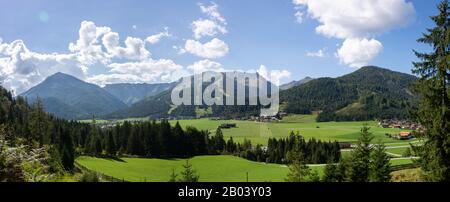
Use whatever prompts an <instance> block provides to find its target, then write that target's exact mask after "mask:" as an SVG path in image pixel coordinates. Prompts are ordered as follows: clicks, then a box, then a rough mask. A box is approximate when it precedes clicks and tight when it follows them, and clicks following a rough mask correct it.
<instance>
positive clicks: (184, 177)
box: [180, 160, 200, 182]
mask: <svg viewBox="0 0 450 202" xmlns="http://www.w3.org/2000/svg"><path fill="white" fill-rule="evenodd" d="M183 168H184V170H183V171H182V172H181V178H180V182H198V180H199V179H200V176H199V175H197V172H196V171H195V170H194V169H193V168H192V165H191V164H190V163H189V160H186V164H185V165H183Z"/></svg>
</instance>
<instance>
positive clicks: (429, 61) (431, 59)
mask: <svg viewBox="0 0 450 202" xmlns="http://www.w3.org/2000/svg"><path fill="white" fill-rule="evenodd" d="M438 9H439V14H438V15H436V16H432V17H431V20H432V21H433V22H434V24H435V27H433V28H431V29H427V32H426V33H424V34H423V36H422V38H420V39H418V40H417V41H418V42H419V43H423V44H427V45H430V46H431V47H432V51H431V52H429V53H420V52H417V51H414V52H415V54H416V56H417V57H418V58H419V60H420V61H419V62H414V63H413V64H414V69H413V73H415V74H416V75H418V76H419V77H420V79H419V81H418V83H417V85H416V90H417V91H418V92H419V94H420V95H421V101H420V105H419V109H418V111H417V119H418V120H419V122H420V123H421V124H422V125H423V126H424V127H425V128H426V131H424V133H423V134H422V135H423V139H424V141H425V143H424V145H423V146H422V147H420V148H419V149H418V150H417V151H416V152H417V154H418V155H419V156H420V157H421V159H420V160H419V164H420V166H421V169H422V171H423V172H424V178H425V179H426V180H428V181H447V182H448V181H450V97H449V94H450V48H449V47H450V46H449V45H450V9H449V2H448V0H444V1H442V2H441V3H440V4H439V6H438Z"/></svg>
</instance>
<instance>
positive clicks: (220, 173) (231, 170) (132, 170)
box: [76, 156, 321, 182]
mask: <svg viewBox="0 0 450 202" xmlns="http://www.w3.org/2000/svg"><path fill="white" fill-rule="evenodd" d="M121 160H122V161H117V160H111V159H101V158H93V157H79V158H77V160H76V161H77V162H78V163H79V164H81V165H83V166H85V167H87V168H88V169H91V170H95V171H98V172H101V173H103V174H106V175H109V176H113V177H115V178H118V179H125V180H127V181H132V182H143V181H147V182H167V181H168V180H169V176H170V174H171V173H172V170H174V169H175V172H176V173H179V172H180V171H182V170H183V167H182V166H183V164H185V163H186V160H185V159H170V160H165V159H143V158H122V159H121ZM189 162H190V163H191V164H192V165H193V168H194V169H195V170H196V171H197V173H198V174H199V175H200V181H201V182H245V181H246V180H247V172H248V178H249V181H250V182H282V181H284V179H285V178H286V176H287V174H288V172H289V169H288V168H287V167H286V166H285V165H278V164H264V163H258V162H253V161H248V160H245V159H242V158H238V157H234V156H198V157H194V158H192V159H190V160H189ZM317 169H319V168H317ZM319 170H321V169H319Z"/></svg>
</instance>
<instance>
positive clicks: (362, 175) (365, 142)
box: [348, 125, 373, 182]
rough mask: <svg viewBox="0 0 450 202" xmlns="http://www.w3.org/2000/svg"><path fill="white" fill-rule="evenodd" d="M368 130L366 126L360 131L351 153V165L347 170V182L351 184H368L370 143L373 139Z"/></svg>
mask: <svg viewBox="0 0 450 202" xmlns="http://www.w3.org/2000/svg"><path fill="white" fill-rule="evenodd" d="M369 130H370V128H369V127H367V126H366V125H365V126H364V127H363V128H362V129H361V136H360V137H359V139H358V142H357V144H356V148H355V149H354V150H353V151H352V156H351V164H350V167H349V168H348V172H349V176H348V178H349V180H350V181H352V182H368V181H369V170H370V165H369V164H370V157H371V156H370V154H371V151H372V150H371V145H370V143H371V141H372V139H373V135H372V133H370V132H369Z"/></svg>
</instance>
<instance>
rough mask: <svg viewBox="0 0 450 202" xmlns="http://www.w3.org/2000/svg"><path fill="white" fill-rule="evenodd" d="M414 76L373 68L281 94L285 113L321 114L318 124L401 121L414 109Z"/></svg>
mask: <svg viewBox="0 0 450 202" xmlns="http://www.w3.org/2000/svg"><path fill="white" fill-rule="evenodd" d="M416 80H417V78H416V77H415V76H412V75H409V74H404V73H400V72H394V71H391V70H388V69H383V68H379V67H374V66H368V67H363V68H361V69H359V70H357V71H355V72H353V73H351V74H348V75H345V76H342V77H338V78H320V79H315V80H312V81H310V82H308V83H306V84H304V85H300V86H297V87H293V88H291V89H288V90H285V91H282V92H281V94H280V99H281V101H282V102H283V105H284V106H285V110H286V111H287V112H289V113H299V114H306V113H311V112H312V111H321V113H320V115H319V117H318V120H319V121H353V120H372V119H375V118H405V117H407V116H408V109H409V108H410V107H411V106H414V105H415V98H416V97H415V96H414V95H413V94H412V93H411V91H410V87H411V85H412V84H413V83H414V82H415V81H416Z"/></svg>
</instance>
